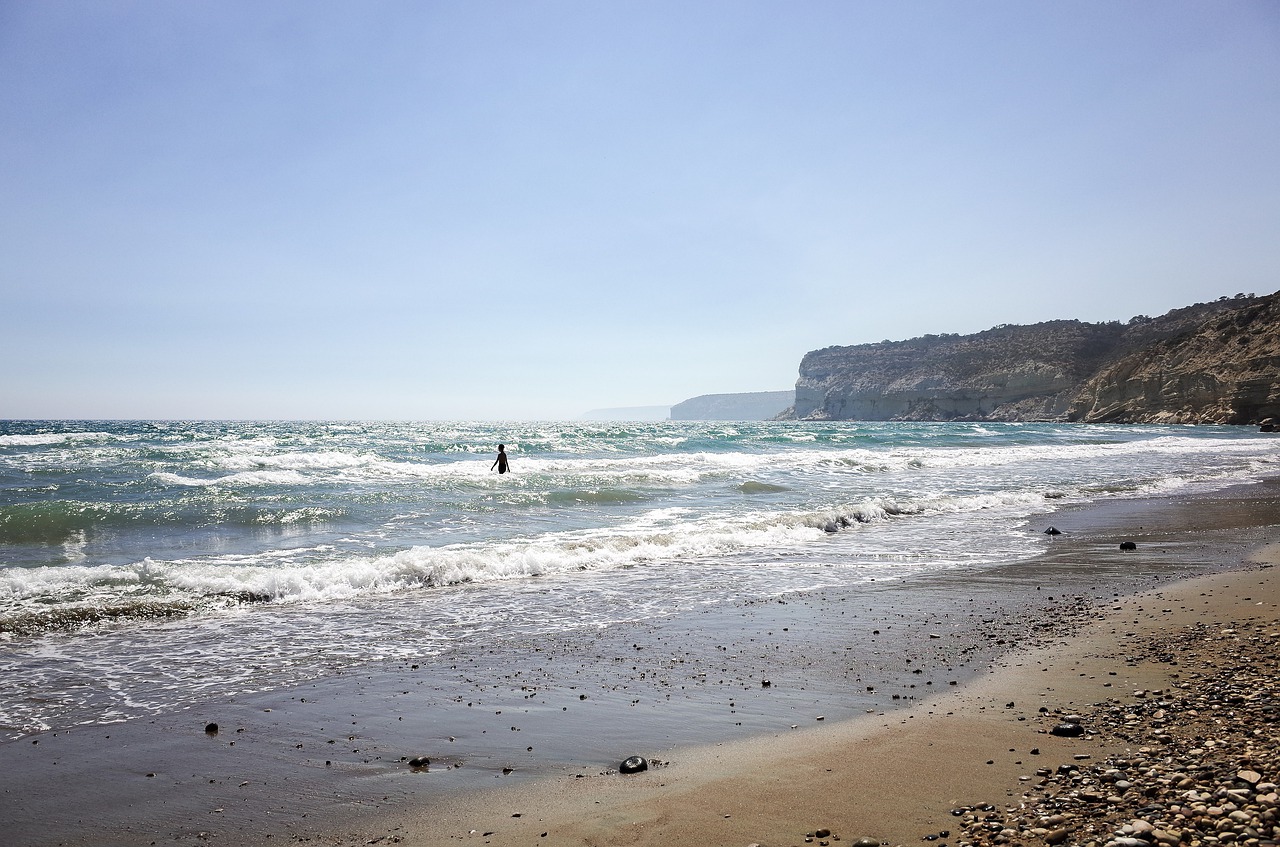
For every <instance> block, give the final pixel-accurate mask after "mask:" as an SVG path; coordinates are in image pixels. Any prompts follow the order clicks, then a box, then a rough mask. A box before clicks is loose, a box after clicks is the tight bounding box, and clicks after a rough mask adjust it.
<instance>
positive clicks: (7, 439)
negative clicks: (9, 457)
mask: <svg viewBox="0 0 1280 847" xmlns="http://www.w3.org/2000/svg"><path fill="white" fill-rule="evenodd" d="M113 438H115V436H114V435H112V434H111V433H109V432H42V433H34V434H31V435H23V434H10V435H0V447H48V446H50V445H53V444H72V443H76V442H81V441H110V440H112V439H113Z"/></svg>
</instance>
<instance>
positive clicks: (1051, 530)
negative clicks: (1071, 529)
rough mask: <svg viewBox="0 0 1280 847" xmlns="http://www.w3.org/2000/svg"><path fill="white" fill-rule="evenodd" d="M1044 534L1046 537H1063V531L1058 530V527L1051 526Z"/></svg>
mask: <svg viewBox="0 0 1280 847" xmlns="http://www.w3.org/2000/svg"><path fill="white" fill-rule="evenodd" d="M1044 534H1045V535H1062V530H1060V529H1058V528H1057V527H1056V526H1051V527H1049V528H1048V529H1046V530H1045V531H1044Z"/></svg>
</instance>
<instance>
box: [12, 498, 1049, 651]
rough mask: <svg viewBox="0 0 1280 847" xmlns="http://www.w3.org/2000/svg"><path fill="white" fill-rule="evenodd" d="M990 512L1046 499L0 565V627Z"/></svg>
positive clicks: (499, 577) (507, 572)
mask: <svg viewBox="0 0 1280 847" xmlns="http://www.w3.org/2000/svg"><path fill="white" fill-rule="evenodd" d="M992 508H1003V509H1006V510H1008V511H1009V514H1010V515H1011V516H1013V515H1023V514H1027V513H1029V512H1030V511H1034V510H1036V509H1044V508H1047V507H1046V506H1045V500H1044V498H1043V496H1040V495H1037V494H1033V493H1028V492H1007V493H994V494H981V495H973V496H962V497H942V496H940V497H930V498H922V499H909V498H894V497H882V498H867V499H865V500H862V501H860V502H857V503H852V504H848V505H844V506H836V507H832V508H830V509H822V510H816V511H814V510H810V511H805V510H799V511H793V512H776V511H775V512H754V513H749V514H745V515H730V514H724V515H717V516H704V517H699V518H694V519H689V518H688V517H687V515H686V514H685V512H684V511H683V510H681V509H662V510H654V511H653V512H650V513H648V514H645V515H642V516H639V517H638V518H636V519H635V520H634V521H632V522H630V523H629V524H626V525H623V526H620V527H615V528H610V529H591V530H576V531H561V532H551V533H546V534H543V535H540V536H536V537H532V538H517V539H511V540H506V541H501V542H474V543H462V544H450V545H443V546H430V545H420V546H413V547H410V548H408V549H405V550H401V551H398V552H395V553H390V554H386V555H379V556H358V555H351V554H350V553H349V552H343V551H339V550H335V549H334V548H332V547H327V546H326V547H317V548H308V549H302V550H295V549H280V550H274V551H270V552H268V553H259V554H237V555H226V556H221V557H210V558H206V559H199V560H197V559H183V560H174V561H154V560H151V559H146V560H144V561H143V562H141V563H138V564H134V565H128V566H117V565H100V566H95V567H88V566H76V565H63V566H57V567H37V568H8V569H0V632H11V633H22V632H30V631H34V630H35V629H39V628H46V629H47V628H58V627H63V626H66V627H78V626H84V625H88V624H94V623H99V622H103V621H113V620H118V619H121V618H125V617H128V616H129V614H130V612H129V610H130V609H136V610H137V616H139V617H146V618H152V617H158V616H163V615H165V614H187V613H189V612H191V611H195V610H200V609H208V608H223V607H225V606H226V605H227V604H228V603H239V602H251V603H261V602H269V603H287V604H296V603H303V602H317V601H332V600H342V599H349V598H354V597H361V596H368V595H378V594H388V593H397V592H403V591H411V590H419V589H428V588H440V587H446V586H453V585H461V584H483V583H493V582H502V581H509V580H513V579H526V578H531V577H546V576H555V575H567V574H574V573H578V572H602V571H610V570H618V569H625V568H632V567H637V566H642V565H645V564H649V563H656V562H670V563H675V562H680V563H684V564H686V565H689V564H692V563H696V562H698V561H704V560H708V559H715V558H722V557H725V556H736V555H741V554H750V555H760V554H762V553H763V552H765V551H776V552H778V553H784V552H787V551H790V552H793V553H798V552H799V551H803V550H805V549H806V548H807V547H808V546H809V545H812V544H815V543H819V542H821V541H822V540H823V539H824V538H827V537H828V536H829V535H831V534H832V533H837V532H840V531H843V530H847V529H850V528H853V527H856V526H859V525H865V524H875V523H878V522H884V521H890V520H894V519H899V518H904V517H912V516H916V517H919V516H929V515H942V514H952V513H958V512H965V511H977V510H983V509H992ZM60 610H66V611H65V612H64V611H60ZM166 610H168V611H166Z"/></svg>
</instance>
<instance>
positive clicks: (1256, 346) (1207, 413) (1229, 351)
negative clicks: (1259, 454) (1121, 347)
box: [1067, 293, 1280, 424]
mask: <svg viewBox="0 0 1280 847" xmlns="http://www.w3.org/2000/svg"><path fill="white" fill-rule="evenodd" d="M1275 417H1280V293H1278V294H1275V295H1272V296H1270V297H1264V298H1261V299H1260V300H1259V301H1257V302H1254V303H1250V304H1248V305H1246V306H1244V307H1242V308H1238V309H1234V310H1232V311H1229V312H1226V313H1224V314H1220V315H1216V316H1214V317H1212V318H1210V319H1209V320H1207V321H1205V322H1203V323H1202V324H1200V325H1199V326H1197V327H1196V328H1195V329H1194V330H1193V331H1191V332H1188V333H1186V334H1184V335H1181V336H1178V337H1176V338H1171V339H1166V340H1163V341H1158V342H1156V343H1154V344H1152V345H1150V346H1148V347H1146V348H1144V349H1140V350H1137V351H1136V352H1133V353H1130V354H1129V355H1127V356H1124V357H1122V358H1120V359H1119V360H1118V361H1116V362H1114V363H1112V364H1110V365H1108V366H1106V367H1104V368H1102V369H1101V370H1100V371H1099V372H1098V373H1097V374H1096V375H1095V376H1093V377H1092V378H1090V379H1089V380H1088V381H1087V382H1086V383H1085V384H1084V386H1083V387H1082V388H1081V389H1080V391H1079V392H1078V393H1077V396H1076V398H1075V399H1074V400H1073V402H1072V403H1071V407H1070V409H1069V410H1068V413H1067V418H1068V419H1069V420H1073V421H1084V422H1087V423H1130V422H1135V423H1219V424H1248V423H1258V422H1260V421H1264V420H1267V419H1268V418H1275Z"/></svg>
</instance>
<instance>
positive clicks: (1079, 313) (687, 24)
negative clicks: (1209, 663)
mask: <svg viewBox="0 0 1280 847" xmlns="http://www.w3.org/2000/svg"><path fill="white" fill-rule="evenodd" d="M0 110H2V111H3V114H4V115H5V120H4V121H3V122H2V123H0V156H2V157H3V159H4V161H5V162H6V167H4V168H3V169H0V215H2V218H0V221H2V223H3V226H0V302H2V303H3V304H4V311H3V314H4V316H5V320H4V332H3V333H0V356H3V359H4V361H5V363H6V367H5V372H4V376H3V379H0V418H135V419H145V418H187V419H192V418H215V419H230V418H255V419H326V418H328V419H363V420H372V419H405V420H420V419H460V418H466V419H485V420H502V419H524V420H534V419H557V418H558V419H573V418H577V417H579V416H580V415H582V414H583V413H584V412H586V411H588V410H592V409H605V408H614V407H640V406H651V405H652V406H656V405H671V404H674V403H677V402H680V401H682V400H684V399H687V398H690V397H695V396H698V395H702V394H718V393H732V392H750V391H767V390H777V389H780V388H786V387H789V386H791V385H793V384H794V382H795V379H796V369H797V366H798V365H799V362H800V359H801V357H802V356H803V355H804V354H805V353H806V352H808V351H810V350H814V349H819V348H822V347H828V346H831V345H848V344H860V343H866V342H874V341H879V340H881V339H886V338H888V339H894V340H897V339H904V338H910V337H915V336H919V335H924V334H929V333H939V334H940V333H953V332H954V333H961V334H965V333H971V332H977V331H981V330H984V329H988V328H990V327H992V326H996V325H999V324H1006V323H1009V324H1028V323H1037V322H1040V321H1046V320H1055V319H1063V318H1076V319H1080V320H1087V321H1110V320H1120V321H1125V320H1128V319H1129V318H1130V317H1132V316H1134V315H1138V314H1148V315H1153V316H1154V315H1158V314H1162V313H1164V312H1166V311H1168V310H1170V309H1174V308H1178V307H1181V306H1186V305H1190V304H1192V303H1196V302H1203V301H1208V300H1216V299H1218V298H1219V297H1222V296H1228V297H1229V296H1234V295H1235V294H1236V293H1240V292H1245V293H1248V292H1253V293H1257V294H1266V293H1270V292H1273V291H1275V290H1276V289H1277V288H1280V238H1277V237H1276V233H1278V232H1280V5H1278V4H1276V3H1274V2H1268V0H1255V2H1233V3H1227V4H1204V3H1192V2H1159V3H1157V2H1148V0H1136V2H1130V3H1125V4H1114V3H1109V2H1073V3H1061V4H1025V3H1018V2H1013V1H1012V0H980V1H979V2H973V3H965V4H957V3H946V2H927V1H926V2H918V3H912V4H898V3H889V2H806V3H804V4H784V3H777V2H760V0H746V2H714V1H713V2H703V3H697V4H685V3H674V2H645V3H638V2H617V3H608V4H601V3H585V2H531V3H522V4H516V3H510V2H466V3H462V2H439V3H430V4H425V3H410V2H371V3H361V4H355V3H339V2H305V3H304V2H279V3H272V4H266V5H263V4H249V3H245V2H238V0H232V2H217V3H215V2H191V3H183V4H171V3H162V2H158V0H140V1H139V2H131V3H128V4H114V3H102V4H87V3H77V2H59V1H58V0H52V2H41V3H9V4H4V5H3V6H0Z"/></svg>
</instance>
